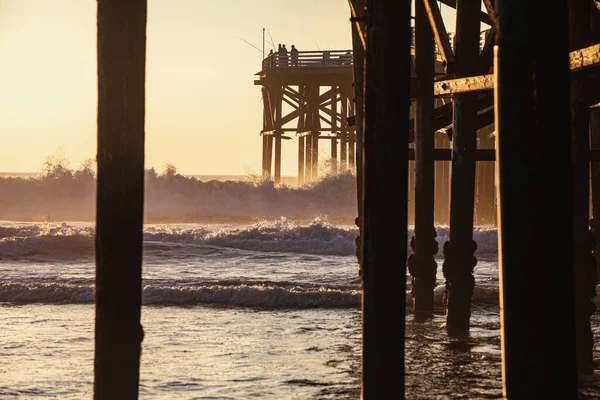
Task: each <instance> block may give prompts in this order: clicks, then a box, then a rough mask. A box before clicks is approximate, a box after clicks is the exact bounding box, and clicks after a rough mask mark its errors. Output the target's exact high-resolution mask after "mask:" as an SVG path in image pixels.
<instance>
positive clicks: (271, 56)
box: [267, 49, 274, 68]
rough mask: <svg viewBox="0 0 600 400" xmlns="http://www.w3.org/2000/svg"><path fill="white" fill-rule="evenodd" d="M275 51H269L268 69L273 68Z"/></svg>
mask: <svg viewBox="0 0 600 400" xmlns="http://www.w3.org/2000/svg"><path fill="white" fill-rule="evenodd" d="M273 58H274V57H273V49H271V50H269V55H267V67H268V68H273Z"/></svg>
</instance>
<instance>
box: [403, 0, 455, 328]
mask: <svg viewBox="0 0 600 400" xmlns="http://www.w3.org/2000/svg"><path fill="white" fill-rule="evenodd" d="M431 3H432V2H431V1H430V0H423V1H418V0H417V1H416V2H415V69H416V73H417V79H418V80H419V89H420V93H419V97H418V99H417V100H416V101H415V157H414V158H415V185H414V190H415V235H414V237H413V238H412V240H411V248H412V254H411V255H410V256H409V257H408V262H407V265H408V270H409V273H410V275H411V277H412V288H413V310H414V316H415V319H416V320H417V321H425V320H427V319H430V318H432V317H433V305H434V302H433V290H434V289H435V284H436V272H437V263H436V261H435V259H434V256H435V255H436V254H437V252H438V250H439V249H438V244H437V241H436V240H435V238H436V236H437V234H436V231H435V227H434V226H433V203H434V168H435V166H434V163H435V161H434V154H433V153H434V130H433V123H432V119H433V118H432V116H433V106H434V104H433V78H434V74H435V70H434V66H435V52H434V36H435V38H436V40H438V46H439V45H440V43H441V42H440V41H439V38H438V34H439V33H440V30H442V31H443V34H444V37H445V38H446V39H447V34H446V33H445V28H444V27H443V21H442V19H441V15H440V14H439V9H438V8H437V4H436V3H435V1H433V4H431ZM432 6H433V7H432ZM432 8H434V9H435V10H436V11H437V14H435V12H433V16H434V18H432ZM436 16H437V17H438V20H436V19H435V17H436ZM430 21H431V22H432V23H431V24H430ZM436 24H439V26H436ZM434 34H435V35H434ZM447 49H448V50H450V51H451V49H450V43H449V42H448V43H447ZM444 51H445V50H444ZM450 57H451V59H452V60H453V58H454V55H453V54H451V53H450ZM452 62H453V61H452ZM409 159H410V158H409Z"/></svg>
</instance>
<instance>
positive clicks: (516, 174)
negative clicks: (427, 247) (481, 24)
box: [494, 0, 578, 399]
mask: <svg viewBox="0 0 600 400" xmlns="http://www.w3.org/2000/svg"><path fill="white" fill-rule="evenodd" d="M497 4H498V10H497V11H498V33H499V36H498V42H499V43H498V48H499V50H498V51H499V53H498V55H497V60H496V64H495V67H494V69H495V71H496V73H497V78H498V81H497V84H496V96H497V106H496V112H497V118H496V120H497V125H496V129H497V142H496V143H497V153H498V161H497V163H498V169H499V171H498V174H497V176H498V178H499V182H498V187H499V195H498V199H499V204H498V215H499V224H498V243H499V249H498V250H499V253H500V255H499V261H500V266H499V272H500V305H501V313H500V318H501V325H500V326H501V329H502V362H503V368H502V372H503V374H502V375H503V384H504V387H503V397H504V398H508V399H512V398H515V399H517V398H518V399H542V398H561V399H575V398H577V397H578V391H577V376H576V363H575V351H574V347H575V346H574V343H575V332H574V331H575V326H574V321H575V315H574V314H575V311H574V310H575V304H574V301H573V299H574V297H575V293H574V285H573V246H574V245H573V243H574V237H573V230H572V227H573V214H572V210H573V193H572V188H573V186H572V184H573V177H572V174H571V171H572V163H571V159H572V158H571V157H572V155H571V148H572V139H571V137H570V135H569V131H570V120H569V70H568V59H567V54H568V48H567V30H568V28H567V25H568V24H567V15H566V12H565V11H566V10H567V0H556V1H554V2H553V3H552V7H548V3H547V2H545V1H542V0H533V1H528V2H523V1H521V0H498V1H497ZM540 10H543V12H540ZM549 216H551V217H550V218H549ZM559 227H560V228H559ZM548 232H553V234H551V235H548ZM543 254H550V255H551V256H552V265H553V268H552V271H549V270H548V261H547V260H546V259H545V257H544V256H541V255H543ZM548 293H561V295H560V296H548V295H547V294H548ZM542 298H543V299H544V300H543V305H541V304H540V299H542ZM540 338H543V340H540Z"/></svg>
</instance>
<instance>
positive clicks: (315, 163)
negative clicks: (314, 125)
mask: <svg viewBox="0 0 600 400" xmlns="http://www.w3.org/2000/svg"><path fill="white" fill-rule="evenodd" d="M310 138H311V140H312V146H311V151H312V156H311V167H312V173H311V179H312V180H313V181H316V180H318V179H319V132H318V131H315V132H313V133H312V135H311V136H310Z"/></svg>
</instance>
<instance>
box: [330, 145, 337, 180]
mask: <svg viewBox="0 0 600 400" xmlns="http://www.w3.org/2000/svg"><path fill="white" fill-rule="evenodd" d="M337 164H338V156H337V139H333V140H332V141H331V173H332V174H333V175H335V174H337V172H338V165H337Z"/></svg>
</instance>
